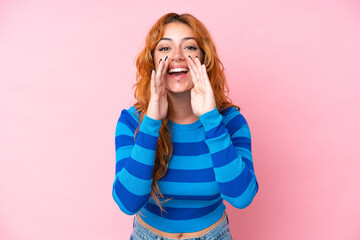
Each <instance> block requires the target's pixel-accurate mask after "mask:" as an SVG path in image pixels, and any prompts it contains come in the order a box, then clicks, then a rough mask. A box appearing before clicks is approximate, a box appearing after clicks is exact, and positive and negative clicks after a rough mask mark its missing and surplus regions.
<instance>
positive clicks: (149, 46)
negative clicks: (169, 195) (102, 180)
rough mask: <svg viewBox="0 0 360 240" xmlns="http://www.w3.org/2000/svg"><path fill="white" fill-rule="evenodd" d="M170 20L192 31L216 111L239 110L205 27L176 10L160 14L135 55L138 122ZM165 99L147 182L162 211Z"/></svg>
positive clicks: (167, 152) (167, 142)
mask: <svg viewBox="0 0 360 240" xmlns="http://www.w3.org/2000/svg"><path fill="white" fill-rule="evenodd" d="M172 22H180V23H184V24H186V25H187V26H189V27H190V28H191V29H192V30H193V33H194V36H195V40H196V42H197V44H198V45H199V47H200V49H201V51H202V53H203V56H204V57H203V63H204V64H205V66H206V69H207V74H208V76H209V80H210V83H211V86H212V89H213V91H214V96H215V101H216V107H217V109H218V110H219V112H220V113H223V112H224V111H225V110H226V109H227V108H229V107H236V108H237V109H238V110H240V108H239V107H238V106H235V105H233V104H232V102H231V100H230V99H229V97H228V93H229V89H228V85H227V83H226V79H225V75H224V66H223V64H222V63H221V61H220V60H219V58H218V55H217V53H216V49H215V45H214V43H213V40H212V38H211V36H210V34H209V32H208V30H207V29H206V27H205V26H204V25H203V24H202V23H201V22H200V21H199V20H198V19H197V18H195V17H194V16H192V15H190V14H181V15H179V14H176V13H168V14H166V15H164V16H162V17H161V18H160V19H159V20H158V21H157V22H156V23H155V24H154V25H153V26H152V28H151V29H150V31H149V32H148V34H147V37H146V41H145V47H144V49H143V50H142V51H141V52H140V53H139V54H138V55H137V57H136V67H137V73H136V84H135V85H134V87H135V92H134V97H135V99H136V100H137V102H136V103H135V104H134V106H135V108H136V109H137V112H138V113H139V116H140V117H139V121H140V123H141V122H142V120H143V118H144V116H145V113H146V111H147V108H148V104H149V101H150V78H151V69H155V63H154V49H155V47H156V45H157V43H158V42H159V41H160V39H161V38H162V37H163V35H164V26H165V25H166V24H168V23H172ZM168 102H169V109H168V115H167V116H166V117H165V118H164V119H163V120H162V123H161V127H160V131H159V140H158V143H157V149H156V157H155V166H154V170H153V175H152V177H153V182H152V185H151V196H152V197H153V199H154V200H155V202H156V203H157V204H158V206H159V207H160V208H161V210H163V208H162V207H161V202H160V200H159V197H161V198H164V196H163V195H162V193H161V191H160V189H159V186H158V184H157V181H158V180H159V179H160V178H162V177H163V176H165V174H166V172H167V169H168V164H169V161H170V158H171V156H172V152H173V146H172V143H171V135H170V134H171V133H170V131H169V127H168V124H167V123H168V120H169V118H168V116H169V115H170V113H171V112H172V105H171V101H170V99H169V98H168ZM139 126H140V125H139ZM138 131H139V127H138V128H137V130H136V133H135V136H134V138H135V139H136V136H137V133H138Z"/></svg>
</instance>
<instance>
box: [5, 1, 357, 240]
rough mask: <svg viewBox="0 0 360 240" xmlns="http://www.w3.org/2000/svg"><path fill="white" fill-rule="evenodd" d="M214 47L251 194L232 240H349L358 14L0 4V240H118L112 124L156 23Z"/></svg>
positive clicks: (285, 7)
mask: <svg viewBox="0 0 360 240" xmlns="http://www.w3.org/2000/svg"><path fill="white" fill-rule="evenodd" d="M171 11H175V12H178V13H184V12H189V13H191V14H193V15H194V16H196V17H197V18H199V19H200V20H201V21H202V22H203V23H204V24H205V25H206V26H207V27H208V29H209V30H210V32H211V33H212V36H213V38H214V40H215V43H216V46H217V48H218V52H219V54H220V57H221V60H222V61H223V63H224V65H225V69H226V75H227V78H228V82H229V85H230V88H231V91H230V96H231V98H232V99H233V101H234V102H235V103H236V104H238V105H239V106H240V107H241V108H242V109H241V112H242V113H243V114H244V116H245V117H246V118H247V120H248V122H249V125H250V129H251V131H252V132H251V133H252V140H253V156H254V165H255V172H256V174H257V177H258V180H259V185H260V189H259V193H258V195H257V196H256V197H255V199H254V201H253V203H252V204H251V205H250V206H249V207H248V208H246V209H244V210H237V209H235V208H233V207H231V206H229V207H228V213H229V216H230V228H231V231H232V233H233V235H234V239H236V240H238V239H259V240H260V239H261V240H263V239H278V240H282V239H284V240H285V239H286V240H287V239H295V240H297V239H299V240H300V239H312V240H313V239H327V240H335V239H349V240H355V239H360V231H359V228H358V227H359V222H360V203H359V202H360V191H359V185H360V173H359V169H360V162H359V155H360V150H359V148H360V147H359V136H360V134H359V133H360V131H359V122H360V114H359V105H360V104H359V103H360V101H359V100H360V99H359V90H360V89H359V80H360V44H359V43H360V24H359V23H360V3H359V1H355V0H353V1H351V0H338V1H334V0H326V1H325V0H324V1H285V0H273V1H264V0H262V1H261V0H255V1H235V0H234V1H213V2H211V1H204V2H200V1H181V2H174V1H142V2H139V1H130V3H126V4H124V3H122V2H121V1H109V0H108V1H100V0H92V1H80V0H76V1H74V0H71V1H70V0H66V1H45V0H32V1H10V0H8V1H1V2H0V80H1V87H0V111H1V124H0V147H1V150H0V239H2V240H48V239H51V240H60V239H61V240H63V239H67V240H75V239H76V240H77V239H87V240H99V239H106V240H115V239H120V240H122V239H129V235H130V232H131V228H132V217H131V216H127V215H125V214H123V213H122V212H121V211H120V210H119V208H118V207H117V205H116V204H115V202H114V201H113V199H112V196H111V192H112V183H113V180H114V172H115V146H114V135H115V126H116V122H117V119H118V116H119V114H120V112H121V110H122V109H123V108H128V107H129V106H130V105H131V104H132V103H133V102H134V98H133V89H132V85H133V84H134V83H135V71H136V69H135V65H134V58H135V55H136V54H137V53H138V52H139V51H140V50H141V49H142V47H143V44H144V40H145V36H146V33H147V31H148V30H149V28H150V26H152V24H153V23H154V22H155V21H156V20H157V19H158V18H159V17H160V16H162V15H163V14H165V13H167V12H171Z"/></svg>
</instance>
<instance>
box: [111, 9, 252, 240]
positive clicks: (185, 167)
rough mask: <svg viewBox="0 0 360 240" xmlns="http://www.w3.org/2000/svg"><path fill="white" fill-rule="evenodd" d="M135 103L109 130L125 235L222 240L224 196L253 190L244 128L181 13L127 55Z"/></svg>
mask: <svg viewBox="0 0 360 240" xmlns="http://www.w3.org/2000/svg"><path fill="white" fill-rule="evenodd" d="M136 66H137V70H138V71H137V82H136V84H135V98H136V100H137V102H136V103H135V104H134V106H132V107H130V108H129V109H124V110H123V111H122V112H121V115H120V118H119V120H118V123H117V126H116V134H115V135H116V138H115V144H116V176H115V181H114V184H113V192H112V194H113V198H114V200H115V202H116V203H117V204H118V206H119V207H120V209H121V210H122V211H123V212H124V213H126V214H136V215H135V217H134V225H133V226H134V229H133V233H132V235H131V237H130V239H134V240H137V239H146V240H147V239H149V240H150V239H213V240H215V239H217V240H220V239H223V240H226V239H232V238H231V234H230V231H229V227H228V219H227V215H226V213H225V205H224V203H223V200H226V201H227V202H229V203H230V204H231V205H233V206H234V207H236V208H245V207H246V206H248V205H249V204H250V203H251V201H252V200H253V198H254V196H255V195H256V193H257V191H258V183H257V180H256V176H255V173H254V167H253V162H252V155H251V137H250V130H249V127H248V124H247V122H246V120H245V118H244V116H243V115H242V114H241V113H240V112H239V107H237V106H235V105H233V104H232V103H231V101H230V100H229V99H228V97H227V96H226V93H227V90H228V89H227V84H226V81H225V76H224V73H223V66H222V63H221V62H220V60H219V58H218V56H217V53H216V49H215V46H214V44H213V41H212V39H211V37H210V34H209V33H208V31H207V29H206V28H205V27H204V25H203V24H202V23H201V22H200V21H199V20H198V19H196V18H195V17H193V16H192V15H190V14H182V15H178V14H175V13H169V14H166V15H164V16H163V17H161V18H160V19H159V20H158V21H157V22H156V23H155V25H154V26H153V27H152V28H151V29H150V31H149V33H148V35H147V38H146V43H145V48H144V49H143V51H142V52H141V53H140V54H139V55H138V56H137V61H136Z"/></svg>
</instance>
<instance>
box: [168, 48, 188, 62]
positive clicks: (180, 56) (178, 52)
mask: <svg viewBox="0 0 360 240" xmlns="http://www.w3.org/2000/svg"><path fill="white" fill-rule="evenodd" d="M170 60H173V61H175V62H179V61H184V60H185V56H184V52H183V51H182V49H181V48H175V49H174V52H173V54H172V56H171V58H170Z"/></svg>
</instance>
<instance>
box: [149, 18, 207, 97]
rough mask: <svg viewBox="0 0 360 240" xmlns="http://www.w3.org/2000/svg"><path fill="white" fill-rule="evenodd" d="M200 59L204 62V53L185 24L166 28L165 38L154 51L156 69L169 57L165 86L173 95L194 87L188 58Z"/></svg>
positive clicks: (168, 25)
mask: <svg viewBox="0 0 360 240" xmlns="http://www.w3.org/2000/svg"><path fill="white" fill-rule="evenodd" d="M189 55H190V56H191V58H192V59H195V57H196V56H198V57H199V59H200V62H202V61H203V56H202V52H201V50H200V48H199V46H198V44H197V43H196V41H195V39H194V33H193V31H192V30H191V28H190V27H189V26H187V25H186V24H184V23H179V22H174V23H168V24H166V25H165V27H164V36H163V37H162V39H161V40H160V41H159V42H158V44H157V45H156V47H155V49H154V61H155V69H156V70H157V69H158V67H159V61H160V59H162V60H164V59H165V57H168V60H167V61H170V62H169V67H168V69H167V71H166V76H165V86H166V89H167V90H168V91H170V92H172V93H180V92H184V91H188V90H190V89H191V88H192V87H193V86H194V85H193V83H192V80H191V74H190V72H189V68H188V64H187V59H186V58H187V57H188V56H189ZM184 70H185V71H184Z"/></svg>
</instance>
